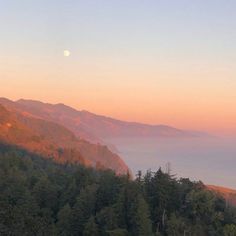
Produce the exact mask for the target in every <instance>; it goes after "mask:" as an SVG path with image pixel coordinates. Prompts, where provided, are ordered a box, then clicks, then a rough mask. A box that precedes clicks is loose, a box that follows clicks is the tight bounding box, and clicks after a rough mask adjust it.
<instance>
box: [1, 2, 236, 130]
mask: <svg viewBox="0 0 236 236" xmlns="http://www.w3.org/2000/svg"><path fill="white" fill-rule="evenodd" d="M89 2H90V1H76V2H73V1H72V2H71V1H59V2H58V3H57V6H56V7H55V4H53V2H51V1H46V0H42V1H32V2H29V1H19V2H17V1H15V3H14V4H12V3H11V1H5V2H4V3H2V6H1V8H0V17H1V18H0V28H1V39H0V40H1V43H0V85H1V86H0V96H3V97H8V98H10V99H19V98H29V99H36V100H41V101H45V102H51V103H59V102H62V103H65V104H68V105H71V106H73V107H76V108H78V109H86V110H89V111H91V112H94V113H98V114H104V115H107V116H112V117H115V118H119V119H123V120H129V121H139V122H145V123H152V124H160V123H162V124H168V125H172V126H175V127H177V128H184V129H199V130H204V131H209V132H213V133H219V134H236V92H235V91H236V66H235V62H236V56H235V55H236V46H235V45H236V44H235V41H236V31H235V29H236V27H235V22H236V15H235V11H234V9H235V7H236V5H235V1H229V2H228V4H224V3H223V2H222V3H220V1H217V2H214V5H213V4H211V3H210V2H211V1H209V2H206V1H181V2H179V1H178V2H177V1H170V2H171V4H170V2H169V1H154V0H150V1H147V2H144V1H109V2H108V1H103V0H101V1H97V2H93V4H91V3H89ZM203 3H204V4H203ZM203 6H204V7H203ZM25 9H27V11H25ZM65 49H67V50H70V52H71V55H70V56H69V57H64V56H63V51H64V50H65Z"/></svg>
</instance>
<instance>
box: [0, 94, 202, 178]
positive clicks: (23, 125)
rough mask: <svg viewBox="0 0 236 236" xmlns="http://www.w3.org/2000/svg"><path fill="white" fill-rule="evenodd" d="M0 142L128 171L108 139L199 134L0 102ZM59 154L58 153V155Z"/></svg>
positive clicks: (41, 105) (59, 107) (37, 105)
mask: <svg viewBox="0 0 236 236" xmlns="http://www.w3.org/2000/svg"><path fill="white" fill-rule="evenodd" d="M0 104H1V105H2V106H1V109H0V115H1V117H2V119H3V117H5V118H4V119H3V120H2V122H1V127H0V130H1V140H2V141H4V142H10V143H12V144H17V145H20V146H23V147H25V148H27V149H30V150H31V151H36V152H41V153H43V154H44V155H45V156H47V157H52V156H53V157H54V158H55V159H57V161H60V162H66V161H73V162H76V161H80V162H83V163H84V164H85V165H87V166H98V167H100V168H110V169H113V170H114V171H116V172H117V173H118V174H124V173H127V171H129V169H128V167H127V166H126V164H125V163H124V162H123V161H122V159H121V158H120V157H119V156H118V154H116V153H118V151H117V149H116V147H115V146H114V145H113V144H111V143H110V142H109V139H112V138H117V137H119V138H120V137H137V136H138V137H196V136H199V135H203V134H202V133H199V132H192V131H185V130H180V129H176V128H173V127H170V126H166V125H148V124H141V123H137V122H126V121H121V120H117V119H114V118H110V117H105V116H101V115H96V114H93V113H91V112H88V111H84V110H82V111H79V110H76V109H74V108H72V107H69V106H66V105H64V104H61V103H60V104H49V103H43V102H40V101H34V100H25V99H20V100H18V101H11V100H9V99H6V98H0ZM59 150H61V151H59Z"/></svg>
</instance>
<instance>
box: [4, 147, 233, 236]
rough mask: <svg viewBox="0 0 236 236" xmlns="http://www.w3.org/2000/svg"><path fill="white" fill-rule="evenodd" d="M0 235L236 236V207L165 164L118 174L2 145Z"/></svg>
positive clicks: (201, 184)
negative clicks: (166, 168) (132, 173)
mask: <svg viewBox="0 0 236 236" xmlns="http://www.w3.org/2000/svg"><path fill="white" fill-rule="evenodd" d="M0 235H1V236H5V235H12V236H14V235H19V236H24V235H25V236H28V235H29V236H33V235H40V236H41V235H45V236H50V235H52V236H53V235H61V236H62V235H63V236H75V235H78V236H79V235H83V236H96V235H101V236H129V235H130V236H151V235H153V236H154V235H171V236H172V235H173V236H178V235H186V236H187V235H192V236H194V235H196V236H204V235H214V236H217V235H219V236H222V235H225V236H231V235H232V236H234V235H236V209H234V208H233V207H231V206H228V204H226V202H225V201H224V199H222V198H221V197H220V196H217V195H216V194H215V193H213V192H211V191H209V190H207V189H206V187H205V186H204V185H203V183H201V182H191V181H190V180H189V179H185V178H182V179H176V178H175V177H174V176H171V175H169V174H166V173H164V172H163V171H162V170H161V169H159V170H158V171H157V172H155V173H153V172H151V171H147V173H145V174H144V175H142V173H141V172H139V173H138V174H137V176H136V178H135V179H134V180H133V179H132V178H130V176H129V175H126V176H117V175H115V174H114V173H113V172H112V171H108V170H107V171H97V170H95V169H91V168H85V167H83V166H82V165H72V164H63V165H60V164H57V163H54V162H53V161H52V160H46V159H44V158H42V157H40V156H37V155H35V154H32V153H29V152H27V151H25V150H23V149H19V148H17V147H13V146H8V145H4V144H1V145H0Z"/></svg>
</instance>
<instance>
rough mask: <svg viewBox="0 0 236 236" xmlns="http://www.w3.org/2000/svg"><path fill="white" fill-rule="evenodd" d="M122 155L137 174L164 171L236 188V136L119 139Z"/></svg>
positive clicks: (115, 140) (115, 141) (117, 144)
mask: <svg viewBox="0 0 236 236" xmlns="http://www.w3.org/2000/svg"><path fill="white" fill-rule="evenodd" d="M109 142H111V143H113V144H115V145H116V147H117V148H118V150H119V152H120V153H119V155H120V156H121V157H122V158H123V160H124V161H125V162H126V163H127V165H128V166H129V167H130V169H131V170H132V172H133V174H134V175H135V174H136V173H137V171H138V170H142V171H143V172H146V170H147V169H151V170H153V171H155V170H157V169H158V168H159V167H160V166H161V167H162V168H163V170H165V167H166V164H167V163H168V162H169V163H170V164H171V174H176V176H177V177H189V178H190V179H192V180H202V181H203V182H204V183H206V184H214V185H222V186H226V187H231V188H236V138H219V137H217V138H216V137H211V138H191V139H189V138H188V139H184V138H180V139H179V138H178V139H175V138H162V139H158V138H116V139H112V140H111V139H110V140H109Z"/></svg>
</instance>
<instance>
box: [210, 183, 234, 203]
mask: <svg viewBox="0 0 236 236" xmlns="http://www.w3.org/2000/svg"><path fill="white" fill-rule="evenodd" d="M207 188H208V189H209V190H211V191H214V192H216V193H218V194H220V195H221V196H222V197H223V198H224V199H225V200H226V201H227V203H228V204H230V205H233V206H236V190H234V189H230V188H225V187H221V186H215V185H207Z"/></svg>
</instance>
